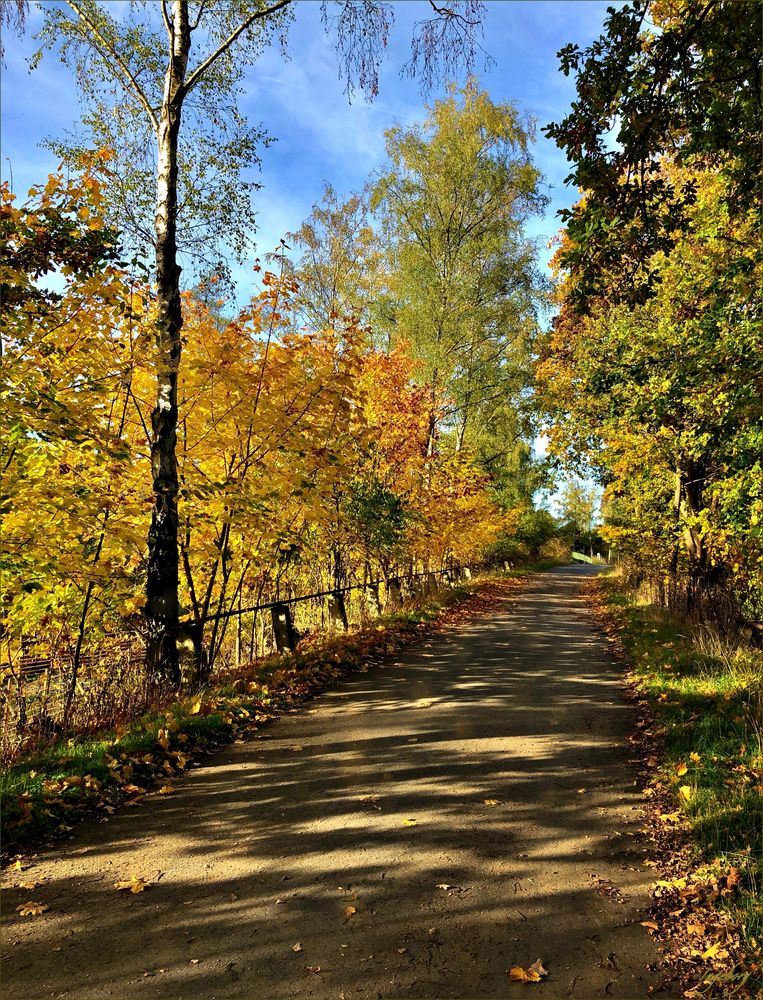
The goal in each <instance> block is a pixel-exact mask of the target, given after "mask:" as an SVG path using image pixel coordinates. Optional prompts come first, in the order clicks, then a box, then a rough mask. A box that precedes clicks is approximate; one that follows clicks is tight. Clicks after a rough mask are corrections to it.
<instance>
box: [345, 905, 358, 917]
mask: <svg viewBox="0 0 763 1000" xmlns="http://www.w3.org/2000/svg"><path fill="white" fill-rule="evenodd" d="M357 912H358V911H357V909H356V908H355V907H354V906H345V908H344V909H343V910H342V913H343V914H344V915H345V917H346V918H347V919H348V920H349V919H350V917H351V916H352V915H353V913H357Z"/></svg>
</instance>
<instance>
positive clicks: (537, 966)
mask: <svg viewBox="0 0 763 1000" xmlns="http://www.w3.org/2000/svg"><path fill="white" fill-rule="evenodd" d="M527 971H528V972H537V973H538V975H539V976H547V975H548V969H544V968H543V962H541V960H540V959H539V958H536V959H535V961H534V962H533V964H532V965H531V966H530V968H529V969H528V970H527Z"/></svg>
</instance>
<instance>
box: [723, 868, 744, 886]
mask: <svg viewBox="0 0 763 1000" xmlns="http://www.w3.org/2000/svg"><path fill="white" fill-rule="evenodd" d="M741 881H742V873H741V872H740V871H739V869H738V868H732V869H731V870H730V871H729V873H728V875H727V876H726V885H727V886H728V887H729V889H735V888H736V887H737V886H738V885H739V883H740V882H741Z"/></svg>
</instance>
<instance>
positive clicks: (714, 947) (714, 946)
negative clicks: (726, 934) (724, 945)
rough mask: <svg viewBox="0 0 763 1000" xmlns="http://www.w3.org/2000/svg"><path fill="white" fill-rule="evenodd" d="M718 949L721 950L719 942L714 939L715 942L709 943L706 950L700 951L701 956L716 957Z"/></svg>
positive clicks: (704, 957) (705, 957)
mask: <svg viewBox="0 0 763 1000" xmlns="http://www.w3.org/2000/svg"><path fill="white" fill-rule="evenodd" d="M720 950H721V942H720V941H716V942H715V944H711V945H710V947H709V948H708V949H707V951H705V952H703V953H702V958H703V959H708V958H716V957H717V956H718V952H719V951H720Z"/></svg>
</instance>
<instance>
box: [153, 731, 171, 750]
mask: <svg viewBox="0 0 763 1000" xmlns="http://www.w3.org/2000/svg"><path fill="white" fill-rule="evenodd" d="M156 739H157V742H158V743H159V746H160V747H163V748H164V749H165V750H169V748H170V734H169V730H167V729H160V730H159V732H158V733H157V734H156Z"/></svg>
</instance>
